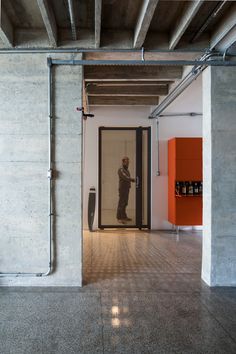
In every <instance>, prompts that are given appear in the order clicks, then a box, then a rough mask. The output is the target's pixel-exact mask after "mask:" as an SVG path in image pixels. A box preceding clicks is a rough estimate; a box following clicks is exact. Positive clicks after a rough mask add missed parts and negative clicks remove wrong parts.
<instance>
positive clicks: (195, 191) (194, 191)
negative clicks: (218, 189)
mask: <svg viewBox="0 0 236 354" xmlns="http://www.w3.org/2000/svg"><path fill="white" fill-rule="evenodd" d="M193 193H194V194H195V195H198V194H199V189H198V183H197V182H194V187H193Z"/></svg>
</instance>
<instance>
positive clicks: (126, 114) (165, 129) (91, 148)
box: [84, 77, 202, 229]
mask: <svg viewBox="0 0 236 354" xmlns="http://www.w3.org/2000/svg"><path fill="white" fill-rule="evenodd" d="M201 84H202V81H201V77H199V78H198V79H197V80H196V81H195V82H194V83H193V84H192V85H191V86H190V87H189V88H188V89H187V90H186V91H185V92H184V93H183V94H182V95H181V96H179V97H178V98H177V99H176V101H175V102H173V103H172V104H171V105H170V106H169V107H168V109H167V111H166V112H165V113H180V112H181V113H182V112H200V113H201V112H202V87H201ZM91 112H93V113H94V114H95V117H94V118H91V119H88V120H87V121H86V123H85V124H86V126H85V129H84V144H85V145H84V161H85V164H84V175H85V176H86V179H85V181H84V227H85V228H87V205H88V192H89V188H90V187H91V186H95V187H96V189H97V190H98V128H99V127H100V126H106V127H109V126H111V127H119V126H124V127H125V126H128V127H134V126H151V128H152V186H151V187H152V201H151V207H152V208H151V209H152V215H151V217H152V229H170V228H171V225H170V224H169V222H168V221H167V217H168V189H167V186H168V168H167V167H168V163H167V162H168V161H167V152H168V151H167V141H168V139H171V138H173V137H198V136H202V118H201V117H175V116H173V117H165V118H161V119H160V125H159V129H160V171H161V175H160V176H156V171H157V143H156V123H155V121H154V120H149V119H148V116H149V114H150V109H149V108H148V107H141V106H140V107H132V106H129V107H128V106H127V107H119V106H114V107H94V108H92V110H91ZM97 225H98V216H97V208H96V215H95V222H94V227H95V228H97Z"/></svg>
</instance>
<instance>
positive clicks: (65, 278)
mask: <svg viewBox="0 0 236 354" xmlns="http://www.w3.org/2000/svg"><path fill="white" fill-rule="evenodd" d="M70 57H71V56H70V55H66V54H64V55H63V54H60V55H56V54H55V55H54V58H57V59H69V58H70ZM80 58H81V54H78V55H77V56H76V59H80ZM82 71H83V69H82V67H81V66H56V67H53V118H54V119H53V135H54V138H53V148H54V151H53V167H54V170H55V172H54V182H53V193H52V194H53V211H54V214H55V215H54V220H53V252H52V253H53V273H52V274H51V275H49V276H48V277H34V278H31V277H27V278H26V277H17V278H13V277H8V278H0V286H1V285H3V286H5V285H13V286H28V285H29V286H81V284H82V219H81V218H82V200H81V163H82V116H81V113H80V112H77V111H76V107H77V106H81V105H82V80H83V72H82ZM47 80H48V68H47V55H45V54H34V55H30V54H25V55H24V54H19V55H18V54H14V55H11V54H9V55H2V56H1V57H0V180H1V183H0V201H1V203H0V205H1V207H0V220H1V223H0V243H1V247H0V269H1V272H5V273H6V272H23V273H24V272H37V273H38V272H45V271H46V270H47V268H48V231H47V225H48V205H47V202H48V197H47V193H48V181H47V169H48V131H47V129H48V128H47V127H48V81H47Z"/></svg>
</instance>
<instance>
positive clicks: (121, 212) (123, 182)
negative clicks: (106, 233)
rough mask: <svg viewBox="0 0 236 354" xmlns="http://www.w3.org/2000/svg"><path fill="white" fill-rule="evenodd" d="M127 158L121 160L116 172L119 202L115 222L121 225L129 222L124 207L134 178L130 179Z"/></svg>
mask: <svg viewBox="0 0 236 354" xmlns="http://www.w3.org/2000/svg"><path fill="white" fill-rule="evenodd" d="M128 167H129V158H128V157H127V156H125V157H123V159H122V166H121V167H120V168H119V170H118V176H119V202H118V207H117V214H116V217H117V220H118V222H119V223H121V224H126V222H127V221H131V220H132V219H130V218H129V217H128V216H127V214H126V207H127V205H128V200H129V190H130V187H131V182H135V179H134V178H131V177H130V172H129V170H128Z"/></svg>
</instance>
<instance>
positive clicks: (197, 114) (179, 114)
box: [158, 112, 202, 118]
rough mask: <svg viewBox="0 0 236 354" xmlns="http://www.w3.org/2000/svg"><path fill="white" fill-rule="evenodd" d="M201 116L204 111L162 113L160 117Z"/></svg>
mask: <svg viewBox="0 0 236 354" xmlns="http://www.w3.org/2000/svg"><path fill="white" fill-rule="evenodd" d="M198 116H199V117H200V116H202V113H195V112H188V113H167V114H160V115H159V116H158V117H160V118H161V117H198Z"/></svg>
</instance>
